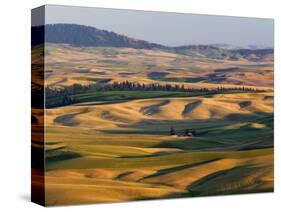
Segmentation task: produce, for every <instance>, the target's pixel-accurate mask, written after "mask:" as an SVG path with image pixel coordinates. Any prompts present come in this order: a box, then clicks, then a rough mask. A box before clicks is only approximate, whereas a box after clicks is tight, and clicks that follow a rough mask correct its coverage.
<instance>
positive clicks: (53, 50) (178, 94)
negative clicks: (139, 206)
mask: <svg viewBox="0 0 281 212" xmlns="http://www.w3.org/2000/svg"><path fill="white" fill-rule="evenodd" d="M35 50H36V49H35ZM35 50H34V52H36V51H35ZM37 51H38V50H37ZM46 51H47V54H46V55H45V63H46V64H45V80H46V81H45V87H46V89H49V90H47V91H46V92H47V94H46V95H48V92H50V94H49V96H50V98H49V99H47V100H46V101H49V102H48V103H49V104H50V106H49V107H46V109H45V111H44V113H45V116H44V120H42V114H40V113H41V112H40V110H36V109H33V115H34V116H35V117H37V124H38V123H40V122H44V124H45V143H44V151H45V161H46V164H45V169H44V174H45V181H44V185H45V199H46V205H64V204H78V203H79V204H80V203H104V202H120V201H128V200H145V199H159V198H175V197H197V196H206V195H224V194H242V193H254V192H270V191H273V184H274V180H273V174H274V173H273V172H274V171H273V146H274V145H273V120H274V119H273V112H274V102H273V96H274V91H273V61H272V60H271V59H270V58H269V59H268V58H267V59H265V60H262V61H250V60H247V59H245V58H240V59H238V60H235V61H232V60H221V59H212V58H208V57H204V56H198V57H194V56H188V55H182V54H178V53H175V52H170V51H164V50H153V49H152V50H145V49H133V48H113V47H112V48H111V47H88V48H86V47H85V48H80V47H73V46H70V45H65V44H63V45H62V44H48V45H46ZM34 57H38V55H36V53H34ZM167 84H168V85H167ZM91 86H92V87H93V88H94V89H97V88H98V89H99V90H98V91H97V90H90V89H92V87H91ZM106 86H107V87H106ZM121 86H123V87H121ZM124 86H127V87H128V88H129V89H127V90H126V89H124ZM148 86H149V89H148V88H147V87H148ZM116 87H117V88H118V89H119V90H118V89H117V88H116ZM120 87H121V89H120ZM186 88H189V89H193V90H191V91H190V92H186V90H185V89H186ZM217 88H223V89H221V90H219V89H218V90H216V89H217ZM233 88H235V89H233ZM236 88H239V89H236ZM63 89H72V90H71V92H76V90H78V89H80V90H81V89H84V92H82V93H78V92H76V93H74V94H73V95H72V96H71V97H65V96H63V95H64V94H62V92H63V91H64V90H63ZM75 89H76V90H75ZM109 89H110V90H109ZM138 89H143V90H142V91H140V90H138ZM163 89H166V90H164V91H163ZM200 89H202V90H200ZM204 89H205V90H204ZM206 89H207V90H206ZM208 89H209V90H208ZM227 89H229V90H227ZM62 90H63V91H62ZM55 92H61V93H60V95H57V93H55ZM64 92H65V91H64ZM46 98H48V96H47V97H46ZM40 117H41V118H40ZM34 128H36V124H35V125H34ZM189 134H191V135H189ZM34 136H36V133H35V134H34ZM37 140H39V139H37ZM33 145H34V146H35V147H36V145H37V146H40V145H42V143H40V142H36V143H33ZM35 175H36V173H35ZM38 179H39V176H38ZM33 183H34V185H36V186H38V187H40V186H42V185H41V184H40V183H39V180H38V182H37V184H36V180H35V181H34V182H33Z"/></svg>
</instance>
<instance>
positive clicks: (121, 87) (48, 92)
mask: <svg viewBox="0 0 281 212" xmlns="http://www.w3.org/2000/svg"><path fill="white" fill-rule="evenodd" d="M105 91H165V92H188V93H204V94H216V93H225V92H229V91H241V92H261V91H263V90H260V89H254V88H249V87H244V86H242V87H223V86H220V87H217V88H190V87H186V86H185V85H183V84H182V85H179V84H169V83H166V84H158V83H149V84H145V83H136V82H129V81H124V82H113V83H100V82H98V83H92V84H88V85H81V84H79V83H75V84H73V85H71V86H66V87H63V88H61V87H60V88H57V87H51V86H46V87H45V97H46V100H47V101H46V102H47V103H48V101H50V102H52V101H51V100H54V99H57V100H58V101H56V102H57V104H58V105H57V104H55V106H62V105H68V104H73V103H77V102H79V101H78V100H77V99H76V98H75V97H74V96H75V95H76V94H83V93H89V92H105ZM52 105H53V104H52Z"/></svg>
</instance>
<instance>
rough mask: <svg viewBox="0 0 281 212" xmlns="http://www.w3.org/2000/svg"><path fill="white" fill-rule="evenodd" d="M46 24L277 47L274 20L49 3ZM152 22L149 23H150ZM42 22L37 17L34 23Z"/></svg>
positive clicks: (186, 41) (170, 41)
mask: <svg viewBox="0 0 281 212" xmlns="http://www.w3.org/2000/svg"><path fill="white" fill-rule="evenodd" d="M45 8H46V10H47V12H46V16H45V24H58V23H63V24H79V25H85V26H92V27H95V28H98V29H102V30H107V31H113V32H115V33H118V34H122V35H125V36H128V37H131V38H135V39H140V40H145V41H149V42H153V43H158V44H162V45H166V46H183V45H200V44H201V45H214V44H226V45H233V46H238V47H239V46H241V47H243V46H258V47H274V20H273V19H264V18H244V17H232V16H216V15H196V14H188V13H171V12H151V11H139V10H122V9H105V8H91V7H74V6H56V5H46V7H45ZM148 23H149V24H148ZM36 25H40V23H38V22H36V20H33V21H32V26H36Z"/></svg>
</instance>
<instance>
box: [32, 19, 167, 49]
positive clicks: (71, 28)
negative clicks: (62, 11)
mask: <svg viewBox="0 0 281 212" xmlns="http://www.w3.org/2000/svg"><path fill="white" fill-rule="evenodd" d="M42 31H44V26H35V27H32V34H33V38H35V39H34V40H33V41H32V45H37V44H39V42H40V40H39V39H36V38H38V36H39V35H40V34H41V35H42ZM45 42H49V43H65V44H70V45H72V46H101V47H106V46H109V47H129V48H137V49H153V48H163V47H164V46H162V45H159V44H155V43H150V42H147V41H143V40H137V39H133V38H129V37H127V36H124V35H120V34H117V33H115V32H110V31H106V30H100V29H97V28H95V27H90V26H83V25H77V24H51V25H45Z"/></svg>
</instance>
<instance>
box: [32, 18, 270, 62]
mask: <svg viewBox="0 0 281 212" xmlns="http://www.w3.org/2000/svg"><path fill="white" fill-rule="evenodd" d="M44 31H45V42H47V43H56V44H70V45H72V46H76V47H125V48H134V49H162V50H165V51H168V52H175V53H178V54H183V55H190V56H195V57H207V58H212V59H224V60H225V59H227V60H238V59H240V58H244V59H247V60H250V61H268V60H270V61H272V60H273V56H272V55H273V53H274V50H273V49H272V48H265V49H252V48H242V47H241V49H231V48H228V47H226V48H224V46H225V45H222V46H218V45H216V46H214V45H186V46H177V47H169V46H164V45H161V44H156V43H151V42H148V41H144V40H138V39H134V38H130V37H127V36H125V35H120V34H117V33H115V32H111V31H107V30H101V29H97V28H95V27H91V26H84V25H77V24H47V25H45V26H34V27H32V29H31V32H32V37H33V40H32V45H38V44H40V43H41V42H42V39H39V38H40V37H42V34H43V33H44Z"/></svg>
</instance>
